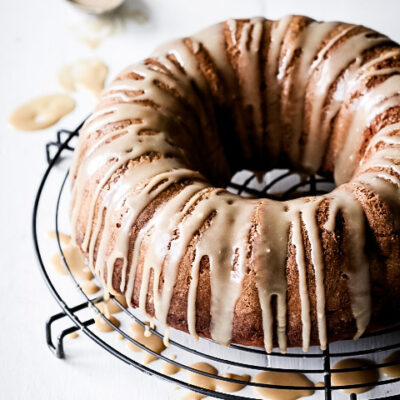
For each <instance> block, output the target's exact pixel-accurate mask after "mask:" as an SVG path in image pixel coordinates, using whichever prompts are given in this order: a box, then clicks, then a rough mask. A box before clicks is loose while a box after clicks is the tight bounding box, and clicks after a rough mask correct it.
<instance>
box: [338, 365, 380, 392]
mask: <svg viewBox="0 0 400 400" xmlns="http://www.w3.org/2000/svg"><path fill="white" fill-rule="evenodd" d="M373 365H374V363H373V362H372V361H370V360H367V359H363V358H347V359H344V360H341V361H339V362H337V363H336V364H335V365H334V366H333V368H332V370H335V369H343V368H357V369H361V368H363V367H366V366H373ZM378 380H379V372H378V370H377V369H376V368H372V369H365V370H359V371H354V372H337V373H332V386H345V385H360V384H366V383H372V386H366V387H361V388H354V389H342V390H343V392H345V393H357V394H359V393H364V392H368V391H369V390H371V389H372V388H373V385H374V383H376V382H377V381H378Z"/></svg>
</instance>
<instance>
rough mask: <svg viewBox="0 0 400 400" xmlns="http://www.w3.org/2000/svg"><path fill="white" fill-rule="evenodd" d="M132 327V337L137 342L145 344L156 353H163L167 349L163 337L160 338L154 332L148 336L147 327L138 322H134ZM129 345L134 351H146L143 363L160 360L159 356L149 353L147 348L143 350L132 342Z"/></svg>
mask: <svg viewBox="0 0 400 400" xmlns="http://www.w3.org/2000/svg"><path fill="white" fill-rule="evenodd" d="M130 329H131V332H132V338H133V339H134V340H136V341H137V342H139V343H140V344H142V345H143V346H146V347H147V348H148V349H150V350H152V351H154V353H157V354H161V352H162V351H163V350H165V345H164V343H163V340H162V338H159V337H158V336H156V335H154V334H151V335H150V336H146V335H145V328H144V327H143V326H141V325H139V324H138V323H137V322H134V323H133V324H132V325H131V328H130ZM128 346H129V348H130V349H131V350H133V351H136V352H143V353H144V359H143V364H145V365H146V364H148V363H150V362H152V361H155V360H158V357H156V356H154V355H153V354H150V353H148V352H147V351H146V350H142V349H141V348H140V347H138V346H136V345H135V344H134V343H132V342H129V344H128Z"/></svg>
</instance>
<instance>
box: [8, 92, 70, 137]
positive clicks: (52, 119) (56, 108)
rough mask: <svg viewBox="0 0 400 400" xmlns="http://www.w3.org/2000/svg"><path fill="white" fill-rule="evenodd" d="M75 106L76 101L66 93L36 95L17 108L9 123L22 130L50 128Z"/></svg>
mask: <svg viewBox="0 0 400 400" xmlns="http://www.w3.org/2000/svg"><path fill="white" fill-rule="evenodd" d="M74 108H75V101H74V99H73V98H71V97H70V96H68V95H66V94H51V95H46V96H41V97H36V98H35V99H32V100H30V101H28V102H27V103H25V104H23V105H22V106H20V107H18V108H16V109H15V110H14V111H13V112H12V113H11V115H10V118H9V120H8V121H9V123H10V124H11V125H12V126H13V127H14V128H15V129H18V130H20V131H36V130H40V129H45V128H48V127H50V126H52V125H54V124H55V123H56V122H58V121H59V120H60V119H61V118H62V117H63V116H64V115H67V114H69V113H70V112H71V111H72V110H73V109H74Z"/></svg>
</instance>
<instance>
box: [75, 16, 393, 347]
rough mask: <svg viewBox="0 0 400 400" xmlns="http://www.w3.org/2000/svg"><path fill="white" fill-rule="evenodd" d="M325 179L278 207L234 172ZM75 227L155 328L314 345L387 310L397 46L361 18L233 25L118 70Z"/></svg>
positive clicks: (99, 121) (89, 146)
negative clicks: (327, 184)
mask: <svg viewBox="0 0 400 400" xmlns="http://www.w3.org/2000/svg"><path fill="white" fill-rule="evenodd" d="M276 167H282V168H291V169H294V170H297V171H305V172H308V173H316V172H318V173H320V174H325V175H331V176H333V177H334V179H335V182H336V184H337V188H336V189H335V190H334V191H332V192H331V193H328V194H325V195H321V196H317V197H305V198H300V199H295V200H290V201H285V202H277V201H272V200H269V199H244V198H241V197H240V196H236V195H233V194H231V193H228V192H227V191H226V190H225V189H222V188H223V187H225V186H226V184H227V182H229V180H230V178H231V176H232V175H233V174H234V173H235V172H236V171H238V170H240V169H243V168H246V169H250V170H265V171H266V170H269V169H271V168H276ZM71 177H72V178H71V179H72V211H71V218H72V226H73V234H74V237H75V240H76V242H77V244H78V246H79V247H80V248H81V249H82V252H83V253H84V255H85V257H87V259H88V262H89V265H90V266H91V268H92V269H93V270H94V271H95V272H96V274H97V275H98V276H99V277H100V278H101V279H102V280H103V282H104V284H105V285H106V287H107V288H108V289H109V290H110V291H111V292H113V293H124V294H125V295H126V297H127V301H128V303H129V305H130V306H133V307H140V308H141V309H142V310H144V311H145V312H146V313H147V314H148V315H149V316H155V317H156V319H157V320H158V321H159V322H161V323H162V324H165V325H169V326H172V327H174V328H177V329H181V330H184V331H188V332H190V333H191V334H192V335H194V336H195V337H197V336H203V337H211V338H212V339H214V340H215V341H217V342H219V343H222V344H228V343H230V342H234V343H240V344H244V345H254V346H265V348H266V350H267V351H271V350H272V347H273V346H274V345H278V346H279V348H280V350H281V351H282V352H284V351H285V349H286V347H287V346H302V347H303V349H304V350H307V349H308V347H309V346H310V345H317V344H318V345H320V346H321V347H322V348H325V347H326V345H327V343H328V342H331V341H334V340H339V339H344V338H350V337H355V338H358V337H359V336H360V335H362V334H363V333H364V332H366V331H369V332H370V331H374V330H377V329H380V328H382V327H385V326H389V325H391V324H393V323H396V322H399V319H400V318H399V315H400V296H399V295H400V271H399V267H400V265H399V264H400V237H399V220H400V218H399V210H400V195H399V194H400V190H399V187H400V47H399V45H398V44H396V43H394V42H393V41H391V40H390V39H388V38H387V37H386V36H383V35H381V34H379V33H376V32H374V31H372V30H370V29H367V28H365V27H362V26H357V25H350V24H345V23H338V22H334V23H324V22H315V21H313V20H312V19H310V18H307V17H302V16H288V17H284V18H282V19H281V20H278V21H269V20H265V19H263V18H254V19H251V20H244V19H243V20H230V21H226V22H223V23H220V24H217V25H214V26H212V27H210V28H208V29H206V30H204V31H202V32H200V33H198V34H196V35H194V36H192V37H188V38H184V39H179V40H175V41H172V42H170V43H168V44H166V45H164V46H162V47H161V48H159V49H158V50H157V51H156V52H155V53H154V54H153V55H152V56H151V57H150V58H148V59H146V60H144V61H142V62H140V63H138V64H135V65H133V66H131V67H129V68H127V69H126V70H125V71H123V72H122V73H121V74H119V76H118V77H117V78H116V80H115V81H114V82H113V83H112V84H111V85H110V86H109V87H108V88H107V89H106V90H105V91H104V92H103V94H102V96H101V99H100V103H99V104H98V106H97V109H96V111H95V112H94V114H93V115H92V116H91V117H90V118H89V119H88V120H87V122H86V123H85V125H84V127H83V128H82V130H81V132H80V138H79V144H78V148H77V150H76V151H75V155H74V162H73V167H72V173H71Z"/></svg>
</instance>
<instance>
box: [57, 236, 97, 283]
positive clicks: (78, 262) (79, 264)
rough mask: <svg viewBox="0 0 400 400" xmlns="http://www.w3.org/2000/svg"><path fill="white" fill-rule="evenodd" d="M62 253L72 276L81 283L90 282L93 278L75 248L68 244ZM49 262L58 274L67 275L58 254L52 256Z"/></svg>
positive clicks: (80, 254) (79, 252)
mask: <svg viewBox="0 0 400 400" xmlns="http://www.w3.org/2000/svg"><path fill="white" fill-rule="evenodd" d="M63 253H64V257H65V260H66V261H67V264H68V267H69V269H70V271H71V273H72V275H74V276H75V277H76V278H78V279H79V280H81V281H90V280H91V279H92V278H93V274H92V273H91V272H90V270H89V268H88V267H87V265H86V264H85V260H84V259H83V256H82V253H81V251H80V250H79V248H78V247H77V246H75V245H74V244H69V245H67V246H65V247H64V248H63ZM50 261H51V263H52V264H53V266H54V268H55V270H56V271H57V272H58V273H60V274H62V275H67V273H68V272H67V270H66V268H65V266H64V263H63V261H62V260H61V254H60V253H56V254H54V255H53V256H52V257H51V259H50Z"/></svg>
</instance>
